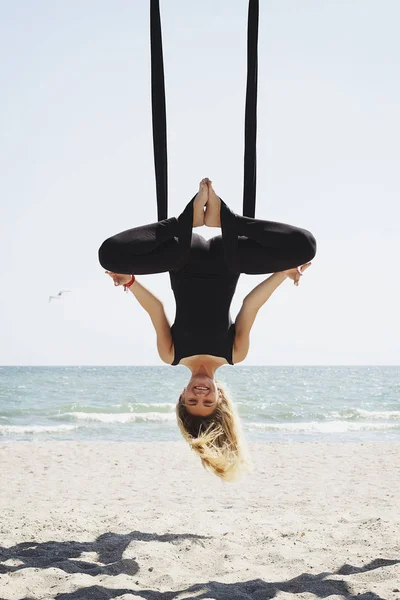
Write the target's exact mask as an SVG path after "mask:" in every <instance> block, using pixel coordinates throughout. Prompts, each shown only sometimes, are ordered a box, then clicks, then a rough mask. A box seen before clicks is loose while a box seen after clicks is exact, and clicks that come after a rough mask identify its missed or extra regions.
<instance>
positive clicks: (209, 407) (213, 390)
mask: <svg viewBox="0 0 400 600" xmlns="http://www.w3.org/2000/svg"><path fill="white" fill-rule="evenodd" d="M182 401H183V403H184V405H185V407H186V410H187V411H188V412H189V413H190V414H191V415H196V416H199V417H208V416H209V415H211V414H212V413H213V412H214V410H215V409H216V407H217V405H218V404H219V401H220V393H219V391H218V388H217V385H216V383H215V381H214V380H213V379H210V378H209V377H207V376H205V375H195V376H194V377H192V378H191V379H190V381H189V383H188V384H187V386H186V387H185V389H184V390H183V393H182Z"/></svg>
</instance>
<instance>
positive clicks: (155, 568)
mask: <svg viewBox="0 0 400 600" xmlns="http://www.w3.org/2000/svg"><path fill="white" fill-rule="evenodd" d="M250 451H251V454H252V457H253V460H254V464H255V469H254V472H253V473H251V474H250V475H248V476H246V478H245V479H243V480H242V481H241V482H239V483H233V484H232V483H222V482H221V481H220V480H219V479H217V478H216V477H215V476H214V475H211V474H209V473H207V472H206V471H204V469H203V468H202V467H201V465H200V462H199V460H198V459H197V457H196V456H195V455H194V454H193V453H191V452H190V451H189V449H188V448H187V446H186V445H185V443H184V442H176V443H157V444H150V443H148V444H138V443H75V442H31V443H29V442H26V443H24V442H16V443H2V444H0V476H1V481H0V486H1V488H0V598H1V600H22V599H24V600H37V599H40V600H47V599H55V598H57V599H58V600H78V599H84V600H90V599H96V600H100V599H109V598H118V599H120V600H128V599H129V600H134V599H143V598H144V599H146V600H160V599H165V600H183V599H184V598H197V599H200V600H211V599H214V600H234V599H236V598H238V599H239V598H240V599H242V600H247V599H251V600H266V599H269V598H276V599H278V600H294V599H296V600H300V599H307V600H311V599H321V598H329V600H338V599H346V600H350V599H355V598H357V600H379V599H385V600H400V591H399V590H400V460H399V458H400V443H394V442H393V443H392V442H390V443H389V442H388V443H385V442H382V443H364V444H361V443H360V444H323V443H297V442H296V443H264V444H251V445H250Z"/></svg>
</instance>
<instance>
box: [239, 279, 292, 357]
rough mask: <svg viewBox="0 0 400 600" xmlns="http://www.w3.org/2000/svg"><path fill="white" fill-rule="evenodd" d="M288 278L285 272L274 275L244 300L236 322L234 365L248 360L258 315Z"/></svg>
mask: <svg viewBox="0 0 400 600" xmlns="http://www.w3.org/2000/svg"><path fill="white" fill-rule="evenodd" d="M286 277H287V275H286V274H285V272H284V271H281V272H279V273H274V274H273V275H271V276H270V277H268V279H266V280H265V281H263V282H261V283H260V284H259V285H257V286H256V287H255V288H254V290H252V291H251V292H250V294H247V296H246V297H245V299H244V300H243V304H242V308H241V309H240V311H239V313H238V316H237V317H236V321H235V330H236V332H235V340H234V343H233V356H234V360H233V362H234V363H238V362H241V361H242V360H244V359H245V358H246V356H247V353H248V351H249V347H250V331H251V328H252V327H253V323H254V321H255V319H256V316H257V313H258V311H259V310H260V308H261V307H262V306H263V304H265V303H266V301H267V300H268V299H269V298H270V297H271V295H272V294H273V292H274V291H275V290H276V289H277V288H278V287H279V286H280V285H281V283H283V282H284V281H285V279H286Z"/></svg>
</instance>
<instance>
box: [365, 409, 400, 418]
mask: <svg viewBox="0 0 400 600" xmlns="http://www.w3.org/2000/svg"><path fill="white" fill-rule="evenodd" d="M356 412H358V413H359V414H360V415H361V416H362V417H369V418H372V419H396V420H397V419H399V420H400V410H382V411H377V410H365V409H363V408H357V409H356Z"/></svg>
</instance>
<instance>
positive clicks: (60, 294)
mask: <svg viewBox="0 0 400 600" xmlns="http://www.w3.org/2000/svg"><path fill="white" fill-rule="evenodd" d="M70 291H71V290H61V291H60V292H58V294H57V296H49V302H51V301H52V300H60V299H61V296H62V295H63V294H65V292H70Z"/></svg>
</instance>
